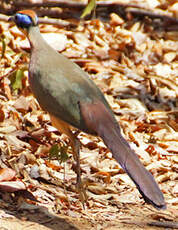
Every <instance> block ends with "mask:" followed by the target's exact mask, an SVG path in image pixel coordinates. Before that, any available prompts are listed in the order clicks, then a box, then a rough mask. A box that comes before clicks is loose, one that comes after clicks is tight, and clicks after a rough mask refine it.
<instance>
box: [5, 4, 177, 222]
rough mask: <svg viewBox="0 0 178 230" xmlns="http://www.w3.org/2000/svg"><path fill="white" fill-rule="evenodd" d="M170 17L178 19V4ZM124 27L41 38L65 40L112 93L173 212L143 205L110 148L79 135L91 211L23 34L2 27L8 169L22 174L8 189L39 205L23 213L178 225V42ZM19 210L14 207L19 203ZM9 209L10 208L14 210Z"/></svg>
mask: <svg viewBox="0 0 178 230" xmlns="http://www.w3.org/2000/svg"><path fill="white" fill-rule="evenodd" d="M156 2H158V1H155V4H156ZM173 5H175V4H173ZM170 9H171V10H172V11H173V12H174V7H173V6H172V8H171V5H170ZM121 19H122V18H120V17H119V16H118V17H117V15H113V14H112V15H111V20H110V21H109V22H105V23H104V22H101V21H99V20H97V19H95V20H90V21H85V22H83V23H81V24H79V25H78V27H77V28H75V29H73V30H72V31H71V30H67V29H61V28H58V27H57V26H45V25H42V26H41V32H42V33H44V34H45V33H46V35H45V36H46V37H47V39H48V38H49V37H50V36H51V33H52V34H53V36H55V35H56V39H57V42H58V43H59V44H60V43H61V44H62V45H60V46H56V48H57V49H58V50H59V51H60V52H62V53H63V54H64V55H66V56H67V57H69V58H71V59H72V60H73V61H75V62H76V63H78V64H79V65H80V66H81V67H82V68H83V69H84V70H85V71H87V72H88V73H89V75H90V77H91V79H92V80H94V81H95V83H96V84H97V85H98V86H99V87H100V88H101V90H102V91H103V92H104V93H105V96H106V98H107V100H108V101H109V103H110V105H111V107H112V109H113V111H114V113H115V115H116V118H117V120H118V122H120V125H121V128H122V132H123V135H124V136H125V138H126V139H127V140H128V142H129V143H130V145H131V147H132V148H133V149H134V150H135V151H136V153H137V154H138V156H139V158H140V160H141V161H142V162H143V164H144V165H145V167H146V168H147V169H148V170H149V171H151V172H152V174H153V175H154V177H155V178H156V181H157V182H158V183H159V186H160V188H161V189H162V191H163V193H164V196H165V199H166V201H167V204H168V209H167V210H166V211H155V210H153V209H152V208H150V207H149V206H147V205H145V206H144V207H143V200H142V199H140V197H139V194H138V191H137V190H136V188H135V186H134V184H133V183H132V182H131V180H130V179H129V177H128V176H127V175H126V174H125V173H124V171H123V170H122V168H121V167H120V166H119V165H118V164H117V163H116V162H115V160H114V159H113V158H112V154H111V153H110V152H109V150H108V149H107V148H106V147H105V146H104V144H103V142H102V141H101V140H100V139H99V138H98V137H93V136H90V135H87V134H85V133H82V132H80V133H79V135H78V137H79V140H80V142H81V171H82V178H83V181H84V185H85V187H86V190H87V195H88V201H87V203H86V204H85V207H86V209H85V210H84V209H83V208H82V204H81V202H80V201H79V199H78V194H77V192H76V189H75V182H76V174H75V172H74V171H73V167H74V160H73V158H72V154H71V151H70V149H68V148H66V149H65V148H64V149H63V150H62V149H60V147H55V146H68V139H67V138H66V136H65V135H63V134H61V133H59V132H58V131H57V130H55V129H53V128H52V126H51V123H50V120H49V116H48V114H46V113H45V112H44V111H42V110H41V108H40V107H39V105H38V103H37V101H36V99H34V97H33V96H32V95H31V91H30V89H29V84H28V80H27V74H28V73H27V63H28V62H29V55H28V52H29V46H28V45H25V44H27V43H25V40H26V39H25V37H24V36H23V35H22V34H21V33H20V32H19V31H18V30H16V28H15V27H11V26H9V24H7V23H1V30H2V31H3V35H4V38H3V40H2V43H1V46H0V51H1V61H0V65H1V70H0V75H1V81H0V84H1V89H0V104H1V106H0V112H1V114H0V148H1V156H0V166H1V168H3V169H1V170H6V169H7V172H8V170H15V171H16V173H17V175H16V177H15V180H14V179H13V180H11V179H9V178H6V181H5V182H6V183H7V186H10V189H11V192H14V191H15V189H17V190H21V189H22V190H26V191H29V192H30V193H31V194H33V196H34V197H35V198H36V200H38V202H37V203H35V201H34V199H33V198H32V197H30V195H29V196H27V195H24V199H23V200H20V206H21V208H22V210H23V204H24V203H27V204H36V205H38V206H39V207H45V208H47V209H48V210H49V211H50V212H51V213H54V214H62V215H66V216H69V217H70V216H71V217H82V218H85V219H86V220H89V221H91V222H92V223H97V224H98V226H99V225H101V226H104V223H103V221H105V223H107V222H108V221H114V220H120V221H122V220H127V221H128V222H129V221H130V220H132V219H133V218H132V217H133V216H134V213H132V212H133V210H134V212H135V215H137V218H136V219H137V220H138V219H139V217H140V220H141V221H144V218H143V215H146V216H147V218H150V219H151V220H162V219H165V220H169V221H176V220H177V219H178V211H177V205H178V199H177V191H178V187H177V181H178V177H177V175H178V174H177V172H178V167H177V163H178V155H177V154H178V132H177V131H178V127H177V122H178V110H177V108H178V68H177V67H178V54H177V52H178V41H177V40H176V38H175V37H176V36H177V35H176V32H175V37H174V33H172V34H171V36H168V34H166V32H164V31H161V32H158V31H154V30H153V29H152V27H151V25H146V24H144V23H143V22H141V21H137V22H134V21H132V22H130V23H127V22H126V21H124V19H122V20H121ZM47 33H48V34H47ZM48 36H49V37H48ZM48 41H49V42H50V40H49V39H48ZM51 42H52V43H53V44H54V43H56V42H54V40H52V41H51ZM51 45H52V44H51ZM54 148H56V150H55V151H54ZM51 149H53V155H52V157H51V159H50V160H49V155H50V152H52V150H51ZM61 150H62V151H63V154H64V156H65V157H66V155H65V154H68V157H67V158H66V159H65V160H62V159H60V161H65V162H61V163H60V161H59V159H57V158H55V156H56V151H58V152H61ZM5 168H6V169H5ZM11 168H12V169H11ZM1 172H2V171H1ZM1 172H0V176H1V177H3V174H2V173H1ZM64 172H65V177H64ZM17 178H19V179H20V181H19V179H17ZM3 182H4V179H3ZM19 183H23V185H24V186H25V187H23V186H22V185H20V184H19ZM0 184H1V185H0V187H1V186H2V181H1V183H0ZM14 186H15V187H14ZM18 186H22V187H20V189H19V188H18ZM1 188H2V187H1ZM13 188H14V191H13ZM4 191H7V190H5V186H4ZM8 192H10V191H8ZM16 196H18V197H21V196H22V194H20V195H16ZM18 199H20V198H18ZM11 202H14V203H15V200H14V197H12V200H11ZM6 205H7V206H9V207H11V204H10V203H8V204H6ZM18 205H19V203H18ZM18 205H17V206H18ZM25 207H26V208H27V209H28V206H25ZM29 207H30V206H29ZM26 208H24V210H25V209H26ZM11 210H13V208H12V207H11ZM135 210H136V211H135ZM143 213H144V214H143ZM111 223H112V224H113V226H114V225H115V222H111ZM108 224H109V223H108Z"/></svg>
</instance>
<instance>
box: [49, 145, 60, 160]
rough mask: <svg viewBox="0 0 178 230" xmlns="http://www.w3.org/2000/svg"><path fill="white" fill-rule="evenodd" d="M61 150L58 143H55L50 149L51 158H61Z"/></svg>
mask: <svg viewBox="0 0 178 230" xmlns="http://www.w3.org/2000/svg"><path fill="white" fill-rule="evenodd" d="M59 151H60V148H59V146H58V144H55V145H53V146H52V147H51V148H50V150H49V158H50V159H52V158H54V157H55V158H59Z"/></svg>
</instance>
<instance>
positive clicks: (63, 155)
mask: <svg viewBox="0 0 178 230" xmlns="http://www.w3.org/2000/svg"><path fill="white" fill-rule="evenodd" d="M67 150H68V146H62V147H61V154H60V161H61V162H66V161H67V160H68V158H69V156H68V154H67Z"/></svg>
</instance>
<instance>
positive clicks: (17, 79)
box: [10, 69, 24, 90]
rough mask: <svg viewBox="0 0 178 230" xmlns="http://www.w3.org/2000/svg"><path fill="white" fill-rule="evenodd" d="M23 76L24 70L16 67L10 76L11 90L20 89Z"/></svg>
mask: <svg viewBox="0 0 178 230" xmlns="http://www.w3.org/2000/svg"><path fill="white" fill-rule="evenodd" d="M23 76H24V70H22V69H18V70H17V71H15V73H13V75H12V76H11V77H10V80H11V85H12V88H13V90H18V89H22V78H23Z"/></svg>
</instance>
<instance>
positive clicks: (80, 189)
mask: <svg viewBox="0 0 178 230" xmlns="http://www.w3.org/2000/svg"><path fill="white" fill-rule="evenodd" d="M72 135H73V137H75V136H74V134H72ZM70 142H71V146H72V150H73V157H74V160H75V162H76V167H75V172H76V174H77V190H78V193H79V196H80V200H81V202H82V204H83V205H84V202H85V201H86V200H87V194H86V191H85V188H84V186H83V182H82V179H81V170H80V142H79V140H78V139H77V138H76V137H75V138H72V139H71V138H70Z"/></svg>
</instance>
